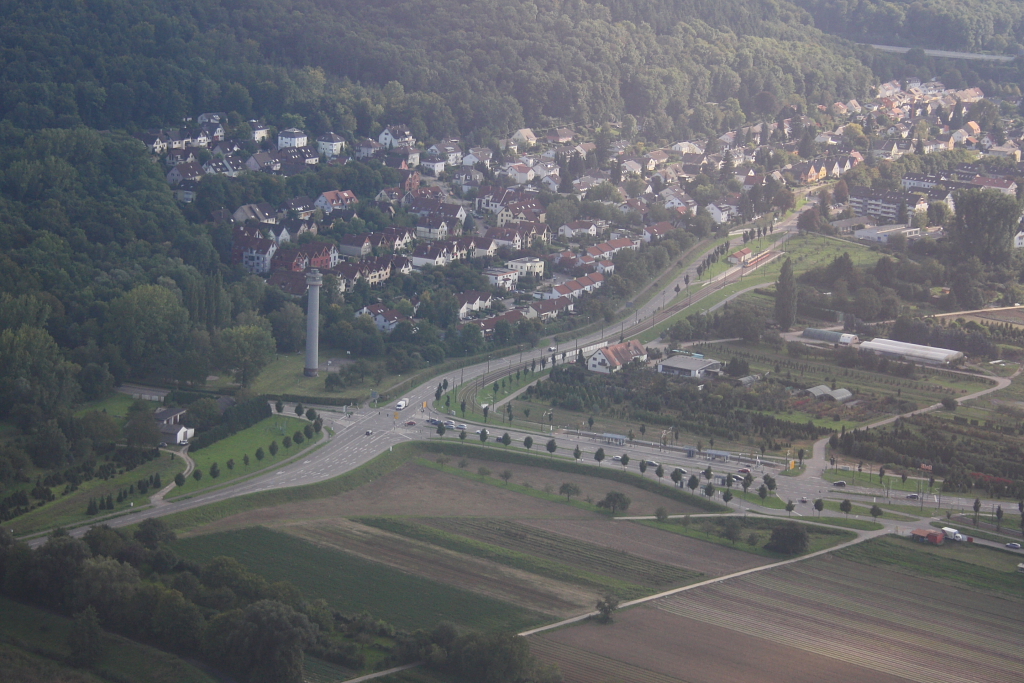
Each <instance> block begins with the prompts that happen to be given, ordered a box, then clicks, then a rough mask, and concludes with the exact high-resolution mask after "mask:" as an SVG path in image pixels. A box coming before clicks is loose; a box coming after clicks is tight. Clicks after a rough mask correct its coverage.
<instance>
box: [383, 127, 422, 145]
mask: <svg viewBox="0 0 1024 683" xmlns="http://www.w3.org/2000/svg"><path fill="white" fill-rule="evenodd" d="M377 142H378V143H379V144H380V145H381V146H382V147H385V148H393V147H415V146H416V138H414V137H413V135H412V130H411V129H410V128H409V126H405V125H400V124H392V125H390V126H387V127H386V128H385V129H384V130H382V131H381V132H380V135H379V136H378V137H377Z"/></svg>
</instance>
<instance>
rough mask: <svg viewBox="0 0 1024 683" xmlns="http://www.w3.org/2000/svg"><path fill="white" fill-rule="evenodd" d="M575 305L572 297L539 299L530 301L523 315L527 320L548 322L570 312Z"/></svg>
mask: <svg viewBox="0 0 1024 683" xmlns="http://www.w3.org/2000/svg"><path fill="white" fill-rule="evenodd" d="M575 305H576V303H575V302H574V301H573V299H572V297H568V296H561V297H558V298H557V299H541V300H539V301H531V302H530V304H529V305H528V306H527V307H526V310H525V311H524V314H525V315H526V319H527V320H541V321H548V320H552V319H554V318H557V317H558V316H559V315H560V314H562V313H570V312H572V310H573V307H574V306H575Z"/></svg>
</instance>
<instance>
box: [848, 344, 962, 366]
mask: <svg viewBox="0 0 1024 683" xmlns="http://www.w3.org/2000/svg"><path fill="white" fill-rule="evenodd" d="M860 348H862V349H864V350H865V351H872V352H874V353H876V354H878V355H880V356H887V357H889V358H898V359H900V360H905V361H909V362H913V363H924V364H927V365H950V364H952V363H955V362H956V361H958V360H960V359H962V358H963V357H964V354H963V353H961V352H960V351H953V350H952V349H940V348H936V347H934V346H922V345H920V344H909V343H907V342H899V341H893V340H891V339H882V338H880V337H879V338H875V339H872V340H871V341H866V342H863V343H862V344H861V345H860Z"/></svg>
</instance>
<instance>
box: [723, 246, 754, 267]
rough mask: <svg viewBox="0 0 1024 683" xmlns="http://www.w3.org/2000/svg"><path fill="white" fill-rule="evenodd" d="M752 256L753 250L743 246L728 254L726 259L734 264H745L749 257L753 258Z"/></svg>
mask: <svg viewBox="0 0 1024 683" xmlns="http://www.w3.org/2000/svg"><path fill="white" fill-rule="evenodd" d="M753 256H754V252H753V251H752V250H751V249H750V247H743V248H742V249H740V250H739V251H734V252H733V253H731V254H729V258H728V261H729V263H731V264H733V265H734V266H745V265H747V262H748V261H750V259H751V258H753Z"/></svg>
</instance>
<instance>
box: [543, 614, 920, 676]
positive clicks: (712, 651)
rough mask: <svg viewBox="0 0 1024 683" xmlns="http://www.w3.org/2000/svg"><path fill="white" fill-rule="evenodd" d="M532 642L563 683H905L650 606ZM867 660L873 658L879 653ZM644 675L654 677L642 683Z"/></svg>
mask: <svg viewBox="0 0 1024 683" xmlns="http://www.w3.org/2000/svg"><path fill="white" fill-rule="evenodd" d="M772 628H773V625H772V623H771V622H770V621H769V622H765V623H764V625H763V629H764V630H765V631H769V630H771V629H772ZM832 635H833V636H836V635H837V634H835V633H834V632H833V633H832ZM530 640H531V645H533V644H534V643H537V645H538V647H536V649H535V650H534V651H535V652H536V654H538V655H539V656H540V657H541V658H542V659H543V660H544V661H547V662H550V663H557V664H559V666H560V668H561V669H562V674H563V676H564V677H565V682H566V683H619V682H620V681H622V682H623V683H625V682H626V681H629V682H630V683H634V682H638V681H651V683H663V682H665V681H667V680H678V681H685V682H686V683H721V682H722V681H730V682H733V683H746V682H749V683H765V682H766V681H772V682H775V681H786V683H821V682H822V681H858V682H859V683H904V679H902V678H900V677H898V676H892V675H888V674H884V673H881V672H878V671H872V670H869V669H865V668H864V667H860V666H856V665H852V664H848V663H846V662H842V661H839V660H836V659H831V658H829V657H827V656H824V655H820V654H814V653H809V652H805V651H803V650H800V649H797V648H794V647H788V646H785V645H779V644H778V643H774V642H772V641H770V640H766V639H764V638H759V637H756V636H750V635H747V634H743V633H738V632H736V631H732V630H729V629H727V628H722V627H719V626H713V625H709V624H707V623H704V622H702V621H698V620H695V619H689V618H686V617H681V616H678V615H675V614H669V613H667V612H664V611H662V610H660V609H658V608H656V607H653V606H643V607H637V608H634V609H630V610H627V611H624V612H619V613H617V614H616V615H615V621H614V622H613V623H612V624H609V625H604V626H602V625H600V624H598V623H596V622H593V621H588V622H583V623H581V624H580V625H578V626H573V627H572V628H567V629H562V630H560V631H556V632H554V633H552V634H550V635H541V636H532V637H531V638H530ZM865 654H866V656H872V655H875V656H877V655H878V650H877V649H875V650H874V651H873V652H870V651H869V652H867V653H865ZM592 657H599V658H601V660H605V659H607V660H609V662H608V663H605V662H603V661H601V663H602V664H604V666H602V667H601V668H599V669H596V670H593V671H587V670H585V669H584V670H581V664H582V663H583V662H585V661H586V660H587V659H589V658H592ZM616 663H624V664H626V665H627V666H628V667H629V670H627V671H621V672H620V671H617V670H616V669H617V668H618V667H616V666H615V664H616ZM645 671H646V672H652V673H651V674H648V675H644V672H645ZM624 673H629V674H630V675H629V676H628V677H626V676H623V675H622V674H624Z"/></svg>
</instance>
